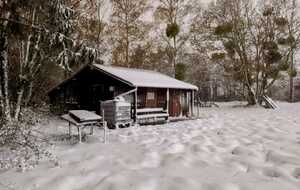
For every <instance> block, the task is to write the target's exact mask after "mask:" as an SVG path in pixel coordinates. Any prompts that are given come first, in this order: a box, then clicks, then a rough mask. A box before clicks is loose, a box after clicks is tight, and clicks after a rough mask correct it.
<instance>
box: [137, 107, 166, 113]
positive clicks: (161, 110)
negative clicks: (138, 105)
mask: <svg viewBox="0 0 300 190" xmlns="http://www.w3.org/2000/svg"><path fill="white" fill-rule="evenodd" d="M153 112H166V111H165V110H164V109H163V108H143V109H137V114H144V113H153Z"/></svg>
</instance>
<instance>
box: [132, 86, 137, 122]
mask: <svg viewBox="0 0 300 190" xmlns="http://www.w3.org/2000/svg"><path fill="white" fill-rule="evenodd" d="M133 102H134V116H133V121H134V123H136V122H137V89H136V90H135V91H134V98H133Z"/></svg>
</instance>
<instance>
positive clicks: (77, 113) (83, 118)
mask: <svg viewBox="0 0 300 190" xmlns="http://www.w3.org/2000/svg"><path fill="white" fill-rule="evenodd" d="M69 116H70V117H72V118H73V119H74V120H76V121H77V122H79V123H81V122H88V121H99V120H101V119H102V117H101V116H100V115H97V114H96V113H94V112H91V111H87V110H70V111H69Z"/></svg>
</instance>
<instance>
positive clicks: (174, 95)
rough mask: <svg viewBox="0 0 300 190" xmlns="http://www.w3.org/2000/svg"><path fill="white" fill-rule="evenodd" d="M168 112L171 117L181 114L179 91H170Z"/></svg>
mask: <svg viewBox="0 0 300 190" xmlns="http://www.w3.org/2000/svg"><path fill="white" fill-rule="evenodd" d="M169 109H170V110H169V112H170V115H171V116H172V117H178V116H180V114H181V104H180V91H178V90H172V91H170V105H169Z"/></svg>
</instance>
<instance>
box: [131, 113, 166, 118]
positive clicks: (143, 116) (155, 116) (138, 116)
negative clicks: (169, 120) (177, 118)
mask: <svg viewBox="0 0 300 190" xmlns="http://www.w3.org/2000/svg"><path fill="white" fill-rule="evenodd" d="M163 117H169V114H167V113H157V114H146V115H137V119H147V118H163Z"/></svg>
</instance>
